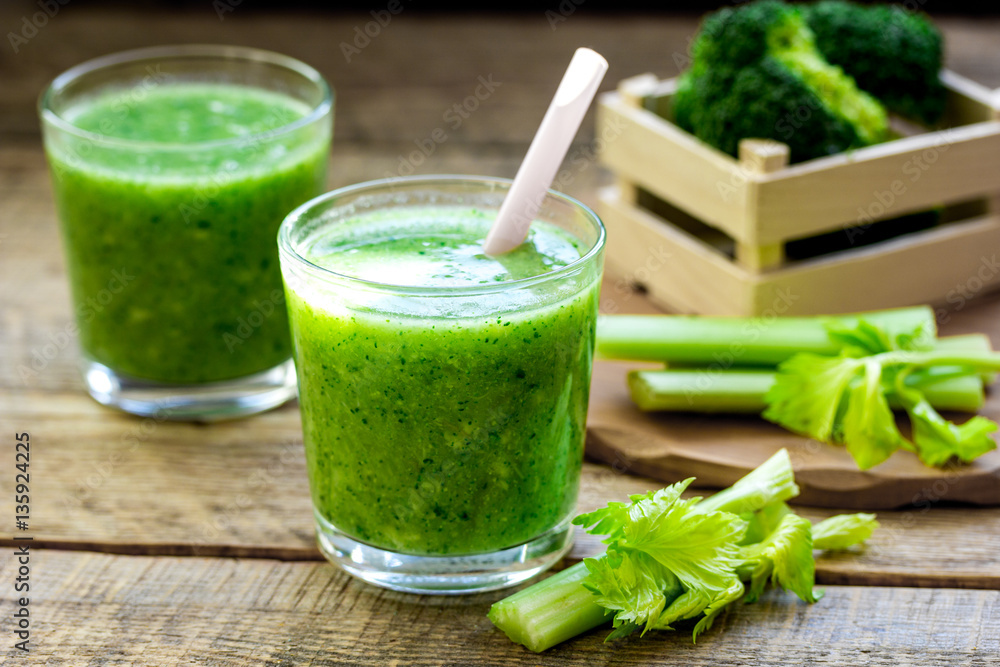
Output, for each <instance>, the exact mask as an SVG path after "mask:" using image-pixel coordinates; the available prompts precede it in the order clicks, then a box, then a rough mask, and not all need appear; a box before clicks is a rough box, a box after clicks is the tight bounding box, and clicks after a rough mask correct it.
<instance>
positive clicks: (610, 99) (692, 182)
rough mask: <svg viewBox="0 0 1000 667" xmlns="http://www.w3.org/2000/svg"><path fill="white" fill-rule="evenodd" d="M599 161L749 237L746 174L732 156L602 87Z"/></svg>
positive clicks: (733, 232)
mask: <svg viewBox="0 0 1000 667" xmlns="http://www.w3.org/2000/svg"><path fill="white" fill-rule="evenodd" d="M596 136H597V137H598V139H599V140H603V142H604V150H603V151H602V153H601V161H602V162H603V163H604V164H605V165H606V166H607V167H609V168H610V169H611V170H613V171H614V172H615V173H616V174H618V176H619V177H621V178H624V179H626V180H629V181H632V182H633V183H635V184H636V185H638V186H640V187H642V188H645V189H646V190H649V191H650V192H652V193H653V194H655V195H657V196H658V197H662V198H664V199H667V200H668V201H670V202H671V203H672V204H674V205H675V206H678V207H679V208H682V209H685V210H687V211H689V212H690V213H692V214H694V215H696V216H697V217H699V218H701V219H702V220H703V221H704V222H706V223H708V224H711V225H712V226H714V227H717V228H718V229H720V230H722V231H724V232H726V233H727V234H729V235H730V236H732V237H733V238H736V239H737V240H744V239H748V238H749V235H750V231H749V229H748V228H747V190H748V188H747V187H746V185H747V182H748V179H747V176H746V174H745V173H744V171H743V170H742V168H741V167H740V164H739V163H738V162H737V161H736V160H734V159H733V158H731V157H729V156H728V155H725V154H723V153H721V152H719V151H716V150H715V149H712V148H710V147H708V146H706V145H705V144H703V143H701V142H700V141H699V140H698V139H696V138H694V137H693V136H691V135H690V134H688V133H687V132H684V131H683V130H681V129H680V128H678V127H676V126H675V125H673V124H671V123H669V122H667V121H666V120H664V119H662V118H660V117H659V116H657V115H656V114H654V113H651V112H649V111H646V110H645V109H641V108H635V107H632V106H630V105H629V104H628V103H626V102H625V101H624V100H623V99H622V96H621V95H620V94H619V93H605V94H604V95H602V96H601V99H600V102H599V104H598V109H597V131H596Z"/></svg>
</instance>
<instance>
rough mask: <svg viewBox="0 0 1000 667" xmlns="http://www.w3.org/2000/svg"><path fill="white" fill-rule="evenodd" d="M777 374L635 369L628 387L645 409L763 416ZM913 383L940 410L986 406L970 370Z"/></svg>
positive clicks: (922, 377)
mask: <svg viewBox="0 0 1000 667" xmlns="http://www.w3.org/2000/svg"><path fill="white" fill-rule="evenodd" d="M775 375H776V374H775V372H774V371H769V370H732V371H713V370H709V369H699V370H673V369H668V370H662V371H660V370H648V371H632V372H631V373H629V376H628V386H629V392H630V393H631V395H632V400H633V401H634V402H635V404H636V405H637V406H638V407H639V409H640V410H644V411H672V412H704V413H713V412H723V413H733V414H760V413H761V412H763V411H764V408H766V407H767V402H766V401H765V400H764V397H765V395H766V394H767V392H768V390H769V389H770V388H771V387H772V386H773V385H774V379H775ZM908 384H910V385H911V386H913V387H915V388H919V389H920V391H922V392H923V394H924V396H926V398H927V400H928V402H929V403H930V404H931V405H932V406H934V408H935V409H938V410H958V411H961V412H976V411H977V410H979V408H981V407H982V406H983V401H984V397H983V384H982V380H981V379H980V377H979V375H978V374H975V373H972V374H970V372H969V371H964V374H960V375H948V374H943V373H942V374H938V373H935V374H928V375H915V376H913V377H910V378H908ZM893 403H894V402H892V401H890V405H893ZM893 407H899V406H898V405H893Z"/></svg>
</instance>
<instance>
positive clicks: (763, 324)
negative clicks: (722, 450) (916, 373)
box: [597, 306, 936, 367]
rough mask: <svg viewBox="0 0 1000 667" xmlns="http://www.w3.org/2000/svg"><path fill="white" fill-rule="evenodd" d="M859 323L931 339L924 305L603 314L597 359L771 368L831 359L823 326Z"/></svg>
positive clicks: (832, 349) (833, 350)
mask: <svg viewBox="0 0 1000 667" xmlns="http://www.w3.org/2000/svg"><path fill="white" fill-rule="evenodd" d="M859 319H864V320H865V321H867V322H870V323H871V324H874V325H876V326H878V327H881V328H883V329H885V330H887V331H913V330H916V329H918V328H923V330H924V331H925V332H926V335H927V336H931V337H932V336H934V335H935V331H936V329H935V324H934V311H933V310H932V309H931V308H929V307H927V306H917V307H913V308H897V309H894V310H882V311H873V312H870V313H859V314H854V315H838V316H828V317H779V318H771V319H767V318H731V317H700V316H687V315H604V316H601V317H599V318H598V322H597V354H598V356H600V357H603V358H605V359H626V360H633V361H662V362H666V363H686V364H691V363H694V364H702V365H710V364H716V365H721V366H723V367H729V366H730V365H740V366H775V365H777V364H779V363H781V362H782V361H784V360H786V359H788V358H789V357H791V356H793V355H795V354H798V353H800V352H812V353H813V354H821V355H835V354H837V353H838V352H839V351H840V346H839V345H838V344H837V343H835V342H834V341H832V340H831V339H830V336H829V334H828V332H827V326H828V325H830V324H836V325H838V326H840V327H845V328H847V327H852V326H854V325H856V323H857V322H858V320H859Z"/></svg>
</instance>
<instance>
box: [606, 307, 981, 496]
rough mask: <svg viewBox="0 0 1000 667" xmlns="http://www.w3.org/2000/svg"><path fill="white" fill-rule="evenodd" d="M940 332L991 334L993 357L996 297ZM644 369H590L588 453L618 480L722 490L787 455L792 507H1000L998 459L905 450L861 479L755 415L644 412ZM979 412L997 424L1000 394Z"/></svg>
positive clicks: (852, 468)
mask: <svg viewBox="0 0 1000 667" xmlns="http://www.w3.org/2000/svg"><path fill="white" fill-rule="evenodd" d="M630 310H631V309H630ZM642 310H643V311H644V312H649V310H648V309H647V308H642ZM942 321H943V322H944V323H943V324H941V322H942ZM939 329H940V333H941V335H951V334H959V333H972V332H976V331H979V332H983V333H987V334H989V335H990V336H991V338H992V339H993V345H994V348H995V349H996V348H997V347H998V339H1000V298H998V297H996V296H993V297H990V298H988V299H986V300H982V301H980V302H978V303H975V304H965V303H963V307H962V308H960V309H954V310H945V309H942V310H940V311H939ZM646 366H647V367H651V368H652V367H655V364H654V365H650V364H647V365H646ZM640 367H643V364H636V363H633V362H609V361H598V362H597V363H596V364H595V365H594V378H593V383H592V387H591V393H590V416H589V419H588V425H587V426H588V428H587V431H588V433H587V455H588V456H589V457H590V458H592V459H594V460H597V461H603V462H605V463H608V464H609V465H611V466H612V468H613V470H614V471H615V472H619V473H622V474H625V473H629V474H635V475H645V476H648V477H653V478H655V479H658V480H662V481H664V482H676V481H678V480H682V479H685V478H687V477H697V478H698V482H697V486H699V487H717V488H723V487H726V486H729V485H730V484H732V483H733V482H735V481H736V480H737V479H739V478H740V477H742V476H743V475H745V474H747V473H748V472H749V471H750V470H752V469H753V468H755V467H756V466H758V465H759V464H761V463H763V462H764V461H765V460H766V459H767V458H768V457H769V456H771V455H772V454H774V453H775V452H776V451H778V450H779V449H781V448H782V447H785V448H787V449H788V452H789V454H790V455H791V459H792V464H793V466H794V468H795V479H796V481H797V482H798V484H799V486H800V487H801V489H802V493H801V495H800V496H799V497H798V499H797V500H796V502H797V503H800V504H803V505H814V506H819V507H839V508H848V509H858V510H862V509H871V510H875V509H888V508H893V507H902V506H905V505H914V506H916V507H917V508H918V509H920V508H926V507H928V506H929V505H930V504H935V503H938V502H941V501H957V502H965V503H972V504H976V505H1000V451H996V450H995V451H993V452H990V453H988V454H986V455H984V456H982V457H980V458H979V459H977V460H976V461H975V462H974V463H972V464H970V465H956V466H952V467H950V468H949V469H946V470H937V469H932V468H927V467H925V466H924V465H922V464H921V463H920V461H919V460H918V459H917V458H916V456H915V455H913V454H911V453H910V452H904V451H899V452H896V453H895V454H894V455H893V456H892V457H890V458H889V460H887V461H886V462H884V463H882V464H881V465H878V466H876V467H875V468H872V469H870V470H866V471H862V470H858V467H857V465H856V464H855V463H854V460H853V459H852V458H851V457H850V455H849V454H848V453H847V451H846V450H845V449H844V448H843V447H839V446H836V445H829V444H825V443H820V442H817V441H815V440H811V439H808V438H804V437H801V436H798V435H795V434H792V433H789V432H788V431H785V430H784V429H782V428H780V427H778V426H775V425H774V424H771V423H769V422H766V421H764V420H763V419H761V418H758V417H749V416H723V415H694V414H679V413H659V414H650V413H643V412H641V411H640V410H638V409H637V408H636V407H635V406H634V405H633V403H632V401H631V400H630V398H629V394H628V388H627V387H626V385H625V376H626V373H627V372H628V370H630V369H634V368H640ZM981 414H983V415H985V416H987V417H989V418H990V419H993V420H995V421H1000V386H995V387H994V390H993V391H992V392H991V394H990V395H989V396H988V399H987V404H986V406H985V407H984V408H983V410H982V411H981ZM950 418H953V419H961V418H962V416H961V415H950Z"/></svg>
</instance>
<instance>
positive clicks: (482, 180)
mask: <svg viewBox="0 0 1000 667" xmlns="http://www.w3.org/2000/svg"><path fill="white" fill-rule="evenodd" d="M512 183H513V180H512V179H509V178H499V177H494V176H465V175H461V174H430V175H421V176H401V177H392V178H381V179H377V180H373V181H364V182H362V183H357V184H355V185H348V186H346V187H342V188H337V189H336V190H331V191H329V192H326V193H323V194H322V195H319V196H318V197H314V198H313V199H310V200H309V201H307V202H306V203H304V204H302V205H300V206H299V207H298V208H296V209H295V210H294V211H292V212H291V213H289V214H288V215H287V216H285V219H284V220H283V221H282V223H281V227H280V228H279V229H278V251H279V254H280V255H281V257H282V258H286V257H287V258H288V259H289V260H290V261H292V262H294V263H295V264H296V265H298V266H302V267H303V268H305V270H306V271H307V272H308V273H310V274H311V275H313V276H314V277H317V278H320V279H321V280H324V281H326V282H335V283H346V284H348V285H356V286H359V287H363V288H366V289H368V290H373V291H379V292H388V293H392V294H399V295H407V296H432V297H433V296H447V297H456V296H473V295H477V294H496V293H498V292H507V291H510V290H513V289H520V288H523V287H530V286H533V285H538V284H541V283H546V282H549V281H551V280H557V279H559V278H561V277H562V276H565V275H567V274H570V273H573V272H576V271H577V270H579V269H580V268H581V267H584V266H586V265H587V264H589V263H591V262H592V261H593V260H594V259H595V258H596V257H597V256H598V255H599V254H600V253H601V252H602V251H603V249H604V244H605V239H606V237H607V232H606V231H605V229H604V223H603V222H602V221H601V218H600V217H599V216H598V215H597V213H596V212H594V210H593V209H592V208H591V207H589V206H587V205H586V204H584V203H583V202H581V201H580V200H578V199H576V198H575V197H571V196H569V195H567V194H564V193H562V192H559V191H557V190H553V189H551V188H550V189H549V190H548V191H547V192H546V195H545V196H546V198H547V199H549V198H551V199H555V200H557V201H559V202H562V203H564V204H569V205H570V206H571V207H573V208H576V209H579V210H580V211H582V212H583V214H584V216H585V217H586V219H587V220H588V221H589V222H590V223H591V224H592V225H593V226H594V227H595V228H596V230H597V238H596V239H595V240H594V243H593V246H592V247H590V248H589V249H588V250H587V252H586V253H584V254H583V255H581V256H580V258H579V259H575V260H573V261H572V262H570V263H569V264H567V265H565V266H560V267H559V268H557V269H555V270H553V271H549V272H548V273H542V274H539V275H537V276H529V277H527V278H520V279H518V280H508V281H504V282H500V283H489V284H485V285H481V284H476V285H468V286H465V285H448V286H427V285H397V284H395V283H383V282H379V281H376V280H367V279H364V278H358V277H356V276H351V275H348V274H346V273H338V272H337V271H333V270H331V269H328V268H326V267H324V266H320V265H319V264H316V263H314V262H312V261H310V260H309V259H307V258H306V257H304V256H302V254H301V253H299V251H298V250H297V249H296V248H295V247H294V245H293V243H292V241H291V238H290V236H291V229H292V227H293V226H295V224H296V223H298V222H299V221H300V220H302V219H303V218H304V217H305V216H306V215H307V214H308V213H310V212H312V211H313V210H314V209H318V208H320V207H321V206H322V205H323V204H326V203H327V202H329V201H330V200H332V199H337V198H339V197H343V196H345V195H357V194H361V193H363V192H365V191H366V190H368V191H380V190H381V191H385V192H391V191H392V188H393V186H397V185H402V186H407V185H447V184H474V185H476V184H478V185H481V186H492V187H493V188H496V187H497V186H500V187H501V188H503V189H506V190H509V189H510V185H511V184H512Z"/></svg>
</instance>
